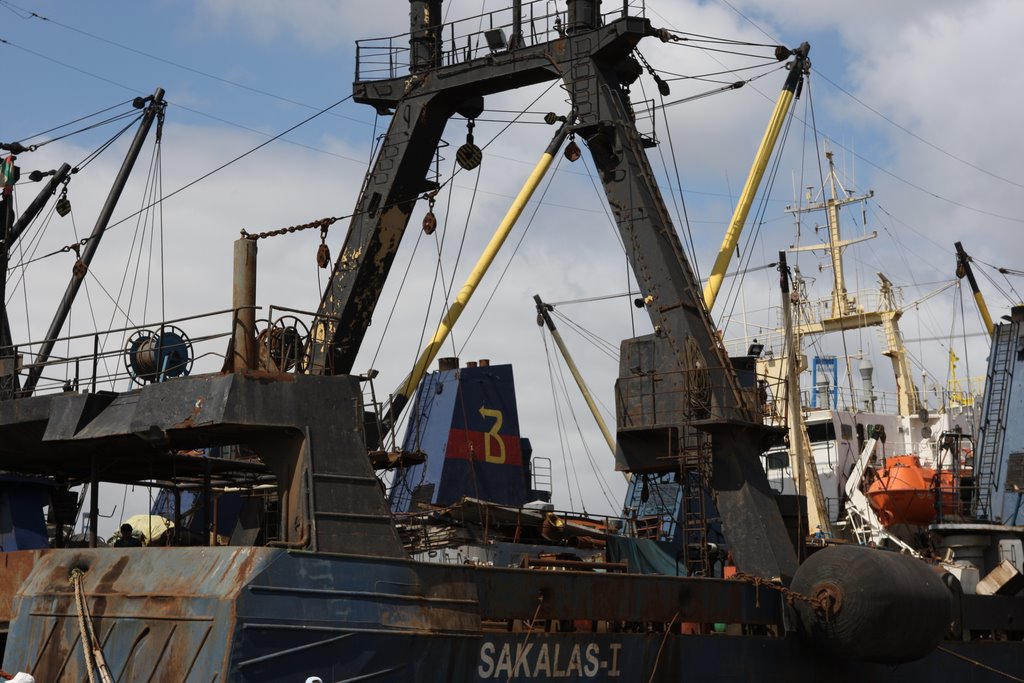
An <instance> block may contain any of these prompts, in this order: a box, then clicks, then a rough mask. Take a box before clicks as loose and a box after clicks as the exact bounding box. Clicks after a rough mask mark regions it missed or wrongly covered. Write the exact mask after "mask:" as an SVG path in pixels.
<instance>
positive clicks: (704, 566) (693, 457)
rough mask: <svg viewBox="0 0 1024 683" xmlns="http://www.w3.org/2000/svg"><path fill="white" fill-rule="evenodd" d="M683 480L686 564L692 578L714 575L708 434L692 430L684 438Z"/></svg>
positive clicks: (682, 512) (680, 475)
mask: <svg viewBox="0 0 1024 683" xmlns="http://www.w3.org/2000/svg"><path fill="white" fill-rule="evenodd" d="M679 479H680V485H681V487H682V491H681V499H682V500H681V501H680V507H681V510H680V515H679V519H680V521H681V522H682V559H683V563H684V565H685V567H686V571H687V573H688V574H689V575H690V576H710V575H711V566H710V560H709V558H708V515H707V506H706V500H707V492H708V491H710V486H711V441H710V439H709V438H708V437H707V435H706V434H704V433H701V432H696V431H690V432H689V433H688V434H687V435H686V436H685V437H684V449H683V455H682V457H681V458H680V470H679Z"/></svg>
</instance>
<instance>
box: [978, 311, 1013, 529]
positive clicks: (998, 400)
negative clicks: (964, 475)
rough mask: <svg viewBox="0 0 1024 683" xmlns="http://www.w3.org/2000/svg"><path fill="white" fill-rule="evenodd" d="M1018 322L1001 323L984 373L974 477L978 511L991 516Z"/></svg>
mask: <svg viewBox="0 0 1024 683" xmlns="http://www.w3.org/2000/svg"><path fill="white" fill-rule="evenodd" d="M1016 328H1017V325H1014V324H1010V325H999V326H998V327H996V328H995V333H994V334H993V335H992V351H991V357H990V360H989V364H988V374H987V376H986V377H985V399H984V407H983V408H982V413H981V428H980V429H979V439H978V452H977V453H976V454H975V459H974V479H975V491H976V496H977V499H976V501H975V515H976V516H977V517H978V518H979V519H989V517H990V515H991V514H992V495H993V493H994V492H995V488H996V487H997V486H998V484H999V482H998V481H997V477H998V475H997V472H996V469H997V465H998V463H999V460H1000V456H1001V455H1002V450H1003V437H1004V436H1005V434H1006V413H1007V409H1008V408H1009V405H1010V386H1011V382H1012V380H1013V367H1014V365H1015V358H1014V353H1013V352H1014V339H1015V337H1016V335H1015V334H1014V332H1015V330H1016Z"/></svg>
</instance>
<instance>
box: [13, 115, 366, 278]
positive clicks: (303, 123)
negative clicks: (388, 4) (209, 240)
mask: <svg viewBox="0 0 1024 683" xmlns="http://www.w3.org/2000/svg"><path fill="white" fill-rule="evenodd" d="M350 99H352V95H348V96H346V97H344V98H342V99H340V100H338V101H337V102H335V103H334V104H331V105H329V106H328V107H326V108H324V109H321V110H320V111H319V112H317V113H316V114H313V115H312V116H308V117H306V118H305V119H303V120H302V121H300V122H298V123H296V124H295V125H294V126H292V127H291V128H288V129H286V130H284V131H282V132H280V133H278V134H277V135H275V136H273V137H272V138H270V139H269V140H264V141H263V142H261V143H260V144H258V145H256V146H255V147H253V148H251V149H249V150H248V151H246V152H243V153H242V154H239V155H238V156H236V157H234V158H233V159H231V160H230V161H226V162H224V163H223V164H221V165H220V166H218V167H216V168H214V169H213V170H211V171H208V172H206V173H204V174H203V175H201V176H199V177H198V178H196V179H194V180H192V181H190V182H188V183H185V184H184V185H182V186H181V187H179V188H178V189H177V190H174V191H173V192H171V193H170V194H167V195H164V197H163V198H161V199H160V200H159V201H157V202H154V203H152V204H149V205H147V206H144V207H142V208H141V209H139V210H138V211H136V212H134V213H132V214H129V215H128V216H125V217H124V218H122V219H121V220H119V221H117V222H115V223H111V224H110V225H108V226H107V227H106V228H104V229H103V233H106V232H108V231H109V230H112V229H113V228H116V227H117V226H119V225H121V224H122V223H124V222H126V221H129V220H131V219H132V218H134V217H136V216H138V215H139V214H140V213H142V212H143V211H146V210H147V209H150V208H152V207H153V206H156V205H157V204H162V203H163V202H165V201H167V200H168V199H170V198H171V197H173V196H175V195H177V194H179V193H181V192H184V191H185V190H187V189H189V188H190V187H192V186H193V185H196V184H197V183H200V182H202V181H203V180H206V179H207V178H209V177H210V176H212V175H214V174H215V173H218V172H220V171H223V170H224V169H225V168H227V167H228V166H230V165H232V164H234V163H236V162H238V161H241V160H242V159H244V158H245V157H247V156H249V155H250V154H252V153H254V152H257V151H259V150H261V149H263V148H264V147H266V146H267V145H269V144H270V143H271V142H274V141H276V140H278V139H280V138H282V137H284V136H285V135H287V134H288V133H290V132H292V131H293V130H295V129H297V128H299V127H301V126H304V125H305V124H307V123H309V122H310V121H312V120H313V119H315V118H317V117H318V116H320V115H321V114H324V113H326V112H328V111H330V110H331V109H334V108H335V107H337V106H338V105H340V104H342V103H344V102H347V101H348V100H350ZM345 217H351V216H345ZM345 217H342V218H345ZM101 234H102V233H101ZM90 239H91V238H90V237H86V238H84V239H83V240H80V241H79V242H77V244H79V245H80V246H84V245H85V244H87V243H88V242H89V240H90ZM66 251H70V247H65V248H63V249H57V250H56V251H52V252H50V253H49V254H45V255H43V256H40V257H38V258H35V259H33V260H32V261H29V262H28V263H26V264H25V265H28V264H29V263H33V262H34V261H40V260H42V259H45V258H49V257H50V256H55V255H56V254H60V253H63V252H66Z"/></svg>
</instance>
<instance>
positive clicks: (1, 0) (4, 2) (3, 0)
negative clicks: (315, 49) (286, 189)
mask: <svg viewBox="0 0 1024 683" xmlns="http://www.w3.org/2000/svg"><path fill="white" fill-rule="evenodd" d="M0 6H6V7H8V8H9V9H11V10H12V12H13V11H14V9H17V10H20V11H22V12H25V13H27V15H28V16H23V17H21V18H22V19H38V20H40V21H42V22H44V23H49V24H53V25H54V26H59V27H60V28H63V29H65V30H67V31H72V32H74V33H78V34H79V35H83V36H85V37H87V38H91V39H92V40H96V41H99V42H101V43H106V44H107V45H111V46H113V47H116V48H119V49H121V50H125V51H127V52H131V53H133V54H136V55H139V56H141V57H146V58H147V59H152V60H154V61H157V62H160V63H162V64H167V65H168V66H173V67H175V68H176V69H181V70H183V71H188V72H189V73H193V74H196V75H197V76H202V77H204V78H208V79H210V80H213V81H217V82H220V83H224V84H225V85H230V86H232V87H235V88H239V89H241V90H246V91H248V92H251V93H253V94H256V95H262V96H264V97H269V98H271V99H275V100H278V101H279V102H285V103H287V104H293V105H295V106H297V107H303V108H305V109H309V110H311V111H316V110H317V109H318V107H316V106H314V105H312V104H308V103H306V102H300V101H298V100H293V99H291V98H288V97H284V96H282V95H278V94H276V93H272V92H270V91H267V90H262V89H260V88H255V87H253V86H251V85H246V84H245V83H240V82H238V81H234V80H231V79H229V78H224V77H222V76H217V75H215V74H212V73H209V72H207V71H202V70H201V69H196V68H194V67H191V66H187V65H185V64H181V63H179V62H175V61H173V60H170V59H167V58H165V57H160V56H159V55H155V54H152V53H149V52H145V51H143V50H139V49H137V48H133V47H130V46H128V45H125V44H123V43H119V42H117V41H115V40H111V39H109V38H104V37H103V36H100V35H96V34H94V33H90V32H89V31H85V30H83V29H80V28H76V27H74V26H71V25H69V24H65V23H62V22H60V21H57V20H56V19H52V18H50V17H45V16H43V15H41V14H38V13H36V12H33V11H31V10H28V9H25V8H24V7H19V6H18V5H15V4H14V3H12V2H10V1H9V0H0ZM331 116H334V117H337V118H341V119H346V120H348V121H352V122H355V123H360V124H363V125H370V124H368V123H367V122H366V121H364V120H362V119H357V118H355V117H351V116H345V115H344V114H338V113H336V112H332V113H331Z"/></svg>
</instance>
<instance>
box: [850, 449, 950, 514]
mask: <svg viewBox="0 0 1024 683" xmlns="http://www.w3.org/2000/svg"><path fill="white" fill-rule="evenodd" d="M867 496H868V500H869V501H870V502H871V507H872V509H874V511H875V514H877V515H878V519H879V521H881V523H882V525H883V526H885V527H890V526H894V525H897V524H910V525H915V526H924V525H926V524H931V522H932V521H933V520H934V519H935V509H936V496H938V498H939V500H940V501H941V505H942V513H943V514H944V515H951V514H954V513H956V511H957V482H956V477H955V476H954V475H953V472H952V471H951V470H939V471H938V472H936V471H935V470H934V469H933V468H931V467H925V466H923V465H922V464H921V459H920V458H918V457H917V456H916V455H897V456H894V457H891V458H886V459H885V467H883V468H882V469H880V470H877V471H876V472H875V478H874V481H872V482H871V485H870V486H869V487H868V491H867Z"/></svg>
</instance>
